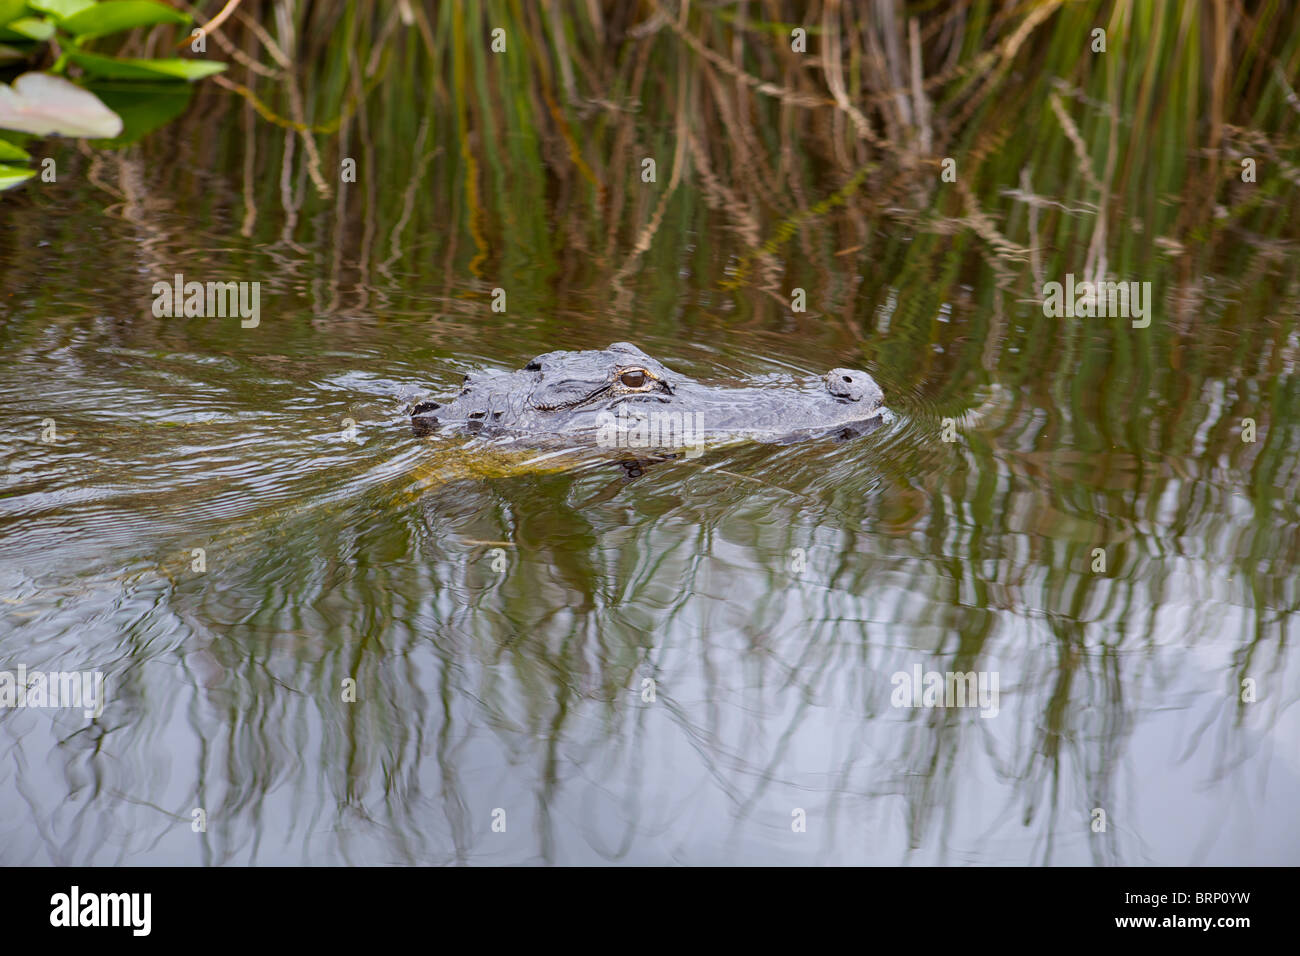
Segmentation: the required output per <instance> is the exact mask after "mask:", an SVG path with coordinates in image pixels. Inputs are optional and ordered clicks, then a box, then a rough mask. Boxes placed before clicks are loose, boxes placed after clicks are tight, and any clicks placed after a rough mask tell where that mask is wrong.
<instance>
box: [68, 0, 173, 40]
mask: <svg viewBox="0 0 1300 956" xmlns="http://www.w3.org/2000/svg"><path fill="white" fill-rule="evenodd" d="M189 22H190V18H189V16H188V15H187V14H184V13H181V12H180V11H179V10H173V9H172V8H171V7H165V6H163V5H162V4H161V3H154V2H153V0H107V2H105V3H97V4H95V5H94V6H93V7H89V8H88V9H85V10H82V11H81V12H80V13H78V14H76V15H75V16H70V17H67V18H65V19H64V20H63V23H62V26H63V29H65V30H67V31H68V32H69V33H71V34H72V35H73V36H74V37H77V38H78V39H86V38H89V37H102V36H104V35H105V34H109V33H117V32H119V31H121V30H130V29H133V28H135V27H149V26H153V25H155V24H158V23H189Z"/></svg>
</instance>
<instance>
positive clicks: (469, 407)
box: [411, 342, 885, 450]
mask: <svg viewBox="0 0 1300 956" xmlns="http://www.w3.org/2000/svg"><path fill="white" fill-rule="evenodd" d="M883 402H884V394H883V393H882V392H881V390H880V386H879V385H877V384H876V383H875V381H874V380H873V379H872V378H871V376H870V375H868V374H867V373H866V372H862V371H857V370H855V369H846V368H836V369H831V371H829V372H827V373H826V374H825V375H823V376H820V377H816V378H811V379H808V380H805V381H802V382H781V383H776V384H769V383H762V384H754V385H742V386H726V385H708V384H704V383H701V382H697V381H695V380H694V379H691V378H688V377H687V376H685V375H680V374H678V373H677V372H674V371H672V370H671V369H669V368H668V367H666V366H665V365H663V364H662V363H661V362H659V361H657V360H656V359H654V358H652V357H651V356H649V355H647V354H646V353H645V352H642V351H641V350H640V349H639V348H637V347H636V346H635V345H630V344H628V343H626V342H615V343H614V344H613V345H611V346H610V347H609V348H607V349H601V350H598V351H587V352H565V351H557V352H547V353H546V354H545V355H539V356H537V358H535V359H533V360H532V361H531V362H529V363H528V364H527V365H525V366H524V367H523V368H522V369H519V370H518V371H515V372H482V373H478V372H476V373H474V374H472V375H466V376H465V379H464V382H463V383H462V385H461V390H460V393H459V394H458V395H456V396H455V397H454V398H452V399H450V400H447V401H441V402H421V403H419V404H418V405H416V406H415V407H414V408H413V409H412V410H411V415H412V419H411V421H412V424H413V425H414V426H415V429H416V432H417V433H418V434H426V433H428V432H430V431H432V430H436V429H442V428H454V429H459V430H462V431H466V432H470V433H477V434H483V435H493V436H509V437H514V438H517V439H520V440H524V441H527V442H529V443H531V444H539V445H540V444H553V443H555V442H557V441H559V442H563V443H565V444H567V445H575V444H580V443H587V442H589V443H592V444H597V445H601V446H609V447H621V448H638V447H640V448H653V449H656V450H671V449H672V448H674V447H686V448H687V449H690V448H697V447H701V446H703V445H705V444H711V443H720V442H732V441H743V440H751V441H794V440H797V439H800V438H811V437H823V436H833V437H840V438H848V437H854V436H856V435H859V434H862V433H863V432H865V431H868V430H870V429H871V428H872V427H875V426H876V425H878V424H879V423H880V421H881V418H882V415H884V414H885V407H884V404H883Z"/></svg>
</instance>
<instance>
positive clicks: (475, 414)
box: [469, 412, 483, 418]
mask: <svg viewBox="0 0 1300 956" xmlns="http://www.w3.org/2000/svg"><path fill="white" fill-rule="evenodd" d="M469 417H470V418H482V417H483V412H470V413H469Z"/></svg>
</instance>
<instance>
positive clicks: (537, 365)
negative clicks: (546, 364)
mask: <svg viewBox="0 0 1300 956" xmlns="http://www.w3.org/2000/svg"><path fill="white" fill-rule="evenodd" d="M541 370H542V363H541V362H529V363H528V364H527V365H525V366H524V371H525V372H540V371H541Z"/></svg>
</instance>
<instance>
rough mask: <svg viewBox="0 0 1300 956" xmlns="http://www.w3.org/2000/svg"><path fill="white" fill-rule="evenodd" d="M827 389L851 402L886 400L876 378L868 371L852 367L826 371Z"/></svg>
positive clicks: (881, 401)
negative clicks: (860, 370)
mask: <svg viewBox="0 0 1300 956" xmlns="http://www.w3.org/2000/svg"><path fill="white" fill-rule="evenodd" d="M826 390H827V391H829V392H830V393H831V394H832V395H834V396H835V397H836V398H840V399H844V400H845V401H849V402H866V403H867V404H868V405H879V404H881V403H883V402H884V400H885V393H884V392H883V391H881V389H880V386H879V385H877V384H876V380H875V379H874V378H872V377H871V376H870V375H868V374H867V373H866V372H859V371H858V370H857V369H851V368H833V369H831V370H830V371H829V372H827V373H826Z"/></svg>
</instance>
